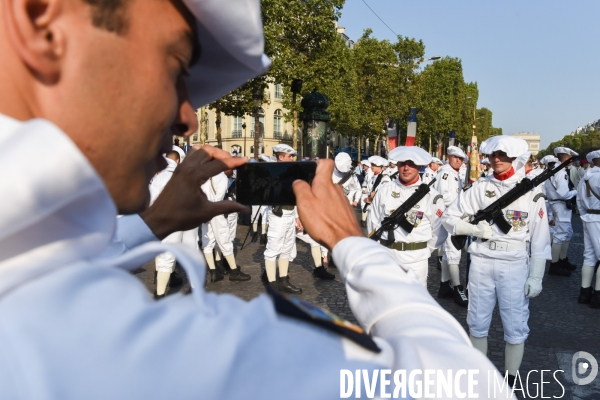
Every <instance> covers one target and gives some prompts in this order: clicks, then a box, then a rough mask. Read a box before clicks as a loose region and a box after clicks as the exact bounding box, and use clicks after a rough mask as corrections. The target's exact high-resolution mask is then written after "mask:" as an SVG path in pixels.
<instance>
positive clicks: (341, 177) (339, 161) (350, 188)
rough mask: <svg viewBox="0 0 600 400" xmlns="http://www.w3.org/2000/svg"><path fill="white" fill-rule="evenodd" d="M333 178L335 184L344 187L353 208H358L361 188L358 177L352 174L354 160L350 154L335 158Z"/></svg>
mask: <svg viewBox="0 0 600 400" xmlns="http://www.w3.org/2000/svg"><path fill="white" fill-rule="evenodd" d="M331 178H332V179H333V183H335V184H338V185H340V186H341V187H342V189H343V190H344V194H345V195H346V198H347V199H348V202H349V203H350V204H351V205H352V207H356V206H357V205H358V202H359V201H360V195H361V186H360V184H359V183H358V179H357V178H356V176H355V175H354V174H353V173H352V160H351V159H350V155H348V153H343V152H340V153H338V155H337V156H335V168H334V169H333V175H332V176H331Z"/></svg>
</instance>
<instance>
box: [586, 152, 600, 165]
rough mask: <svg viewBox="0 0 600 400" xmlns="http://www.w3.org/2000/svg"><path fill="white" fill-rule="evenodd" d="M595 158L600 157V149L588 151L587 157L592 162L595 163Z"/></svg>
mask: <svg viewBox="0 0 600 400" xmlns="http://www.w3.org/2000/svg"><path fill="white" fill-rule="evenodd" d="M594 158H600V150H594V151H592V152H589V153H587V156H585V159H586V160H587V161H588V162H589V163H590V164H593V163H594Z"/></svg>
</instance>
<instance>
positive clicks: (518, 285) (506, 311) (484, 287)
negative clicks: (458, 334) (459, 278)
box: [467, 251, 529, 344]
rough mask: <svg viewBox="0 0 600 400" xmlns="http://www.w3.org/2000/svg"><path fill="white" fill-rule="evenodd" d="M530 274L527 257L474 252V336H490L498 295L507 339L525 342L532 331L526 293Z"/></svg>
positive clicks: (471, 309) (470, 316)
mask: <svg viewBox="0 0 600 400" xmlns="http://www.w3.org/2000/svg"><path fill="white" fill-rule="evenodd" d="M498 253H499V254H501V252H500V251H499V252H498ZM528 276H529V269H528V266H527V259H524V260H521V261H506V260H500V259H497V258H489V257H485V256H479V255H474V254H471V268H470V271H469V285H468V288H469V309H468V311H467V324H468V325H469V330H470V333H471V335H472V336H474V337H476V338H480V337H486V336H488V331H489V329H490V323H491V322H492V313H493V311H494V307H495V306H496V299H498V307H499V309H500V317H501V318H502V326H503V328H504V340H505V341H506V342H507V343H510V344H521V343H524V342H525V340H526V339H527V336H528V335H529V326H527V320H528V319H529V299H528V298H526V297H525V281H527V277H528Z"/></svg>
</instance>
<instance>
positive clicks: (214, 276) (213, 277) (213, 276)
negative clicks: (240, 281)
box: [208, 269, 225, 283]
mask: <svg viewBox="0 0 600 400" xmlns="http://www.w3.org/2000/svg"><path fill="white" fill-rule="evenodd" d="M208 272H209V273H210V282H211V283H215V282H219V281H222V280H223V279H225V275H223V274H222V273H220V272H219V271H218V270H217V269H209V270H208Z"/></svg>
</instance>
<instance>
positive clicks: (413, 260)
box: [367, 146, 447, 287]
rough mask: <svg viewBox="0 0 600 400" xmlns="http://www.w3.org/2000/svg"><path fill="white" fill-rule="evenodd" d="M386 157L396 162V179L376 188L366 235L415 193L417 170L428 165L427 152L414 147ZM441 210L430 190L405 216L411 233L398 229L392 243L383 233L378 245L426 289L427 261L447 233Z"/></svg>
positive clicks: (440, 201) (439, 199)
mask: <svg viewBox="0 0 600 400" xmlns="http://www.w3.org/2000/svg"><path fill="white" fill-rule="evenodd" d="M390 157H393V159H394V160H397V161H398V179H396V180H394V181H393V182H391V183H390V184H387V185H385V186H383V187H382V188H381V189H379V190H378V191H377V194H376V195H375V197H374V198H373V203H372V204H371V209H370V211H369V217H368V219H367V229H368V231H369V232H373V231H375V230H376V229H378V228H379V227H380V226H381V223H382V221H383V219H384V218H386V217H389V216H390V215H391V214H392V213H393V212H394V211H395V210H396V209H397V208H398V207H400V206H401V205H402V204H403V203H404V202H405V201H406V199H408V198H409V197H411V196H412V195H413V194H414V193H415V191H416V190H417V189H418V188H419V186H420V185H421V184H422V183H423V181H422V180H421V178H420V177H419V170H420V169H421V167H422V166H424V165H427V164H429V163H430V162H431V156H430V155H429V153H427V152H426V151H425V150H423V149H421V148H419V147H416V146H406V147H405V146H401V147H396V148H395V149H394V150H392V151H391V152H390ZM445 209H446V207H445V205H444V201H443V198H442V196H441V195H440V194H439V193H438V192H437V191H435V189H431V190H430V192H429V193H428V194H426V195H425V197H423V198H422V199H421V200H420V201H419V202H418V203H417V204H415V206H414V207H413V208H412V209H411V210H409V211H408V212H407V213H406V214H405V217H406V219H407V220H408V221H409V222H410V223H411V225H413V226H414V229H413V230H412V232H406V231H404V229H402V228H401V227H398V228H396V229H395V230H394V238H393V241H392V240H389V239H391V238H388V233H387V232H386V233H384V234H383V235H382V238H381V243H383V244H384V245H385V246H387V247H389V248H390V249H392V250H393V253H394V256H395V257H396V259H397V260H398V262H399V264H400V265H401V266H403V267H405V268H406V269H408V270H411V271H412V272H413V273H414V274H415V276H416V278H417V280H418V281H419V282H420V283H421V284H422V285H423V286H424V287H427V269H428V263H427V260H428V259H429V256H430V255H431V253H432V252H433V251H435V250H436V249H437V248H438V246H441V244H442V243H443V242H444V240H445V239H446V234H447V232H446V230H445V229H444V228H443V226H442V223H441V221H442V220H441V216H442V214H443V213H444V210H445Z"/></svg>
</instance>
